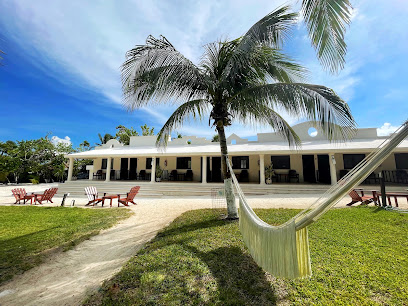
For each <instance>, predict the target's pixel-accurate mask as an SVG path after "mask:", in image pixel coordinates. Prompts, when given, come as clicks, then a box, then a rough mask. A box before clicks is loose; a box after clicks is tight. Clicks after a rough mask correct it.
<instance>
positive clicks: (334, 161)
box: [331, 155, 336, 165]
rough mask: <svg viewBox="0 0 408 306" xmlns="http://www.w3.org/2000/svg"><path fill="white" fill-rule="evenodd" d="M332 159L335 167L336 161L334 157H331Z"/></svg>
mask: <svg viewBox="0 0 408 306" xmlns="http://www.w3.org/2000/svg"><path fill="white" fill-rule="evenodd" d="M331 159H332V164H333V165H335V164H336V159H335V158H334V155H332V156H331Z"/></svg>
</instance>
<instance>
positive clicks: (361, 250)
mask: <svg viewBox="0 0 408 306" xmlns="http://www.w3.org/2000/svg"><path fill="white" fill-rule="evenodd" d="M256 212H257V214H258V215H259V216H260V217H261V218H262V219H263V220H265V221H267V222H268V223H270V224H279V223H282V222H283V221H285V220H287V219H288V218H290V217H291V216H293V215H294V214H296V213H297V211H295V210H285V209H279V210H273V209H268V210H257V211H256ZM407 233H408V215H406V214H398V213H395V212H387V211H384V210H381V209H376V208H367V207H364V208H363V207H356V208H351V209H336V210H331V211H329V212H328V213H327V214H325V216H324V217H323V218H322V219H320V220H319V221H318V222H317V223H314V224H313V225H311V226H310V227H309V237H310V247H311V260H312V269H313V276H312V277H311V278H305V279H296V280H288V279H278V278H274V277H273V276H271V275H269V274H267V273H265V272H263V270H262V269H260V268H259V267H258V266H257V265H256V264H255V262H254V261H253V260H252V258H251V257H250V255H249V253H248V250H247V249H246V247H245V246H244V243H243V241H242V239H241V235H240V233H239V229H238V223H237V222H231V221H224V220H220V212H219V211H214V210H199V211H191V212H188V213H185V214H183V215H182V216H181V217H179V218H178V219H176V220H175V221H174V222H173V223H172V224H171V225H170V226H169V227H167V228H166V229H164V230H163V231H162V232H161V233H160V234H159V235H158V236H157V237H156V238H155V239H153V240H152V241H151V242H150V243H148V244H147V245H146V247H145V248H144V249H143V250H141V251H140V252H139V253H138V254H137V255H136V256H134V257H133V258H132V259H131V260H130V261H129V262H128V263H127V264H126V265H125V266H124V267H123V268H122V270H121V271H120V272H119V273H118V274H117V275H116V276H115V277H113V278H112V279H111V280H108V281H106V282H105V283H104V284H103V286H102V288H101V289H100V290H99V292H98V293H96V294H94V295H93V296H90V297H88V299H87V300H86V301H85V304H86V305H95V304H98V305H99V304H102V305H142V304H143V305H149V304H150V305H153V304H161V305H167V304H169V305H180V304H181V305H184V304H187V305H192V304H194V305H197V304H210V305H212V304H218V305H274V304H281V305H282V304H283V305H308V304H318V305H378V304H385V305H407V304H408V240H407V235H408V234H407Z"/></svg>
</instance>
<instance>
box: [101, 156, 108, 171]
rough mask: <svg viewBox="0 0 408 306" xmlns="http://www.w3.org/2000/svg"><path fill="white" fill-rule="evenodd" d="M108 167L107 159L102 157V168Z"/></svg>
mask: <svg viewBox="0 0 408 306" xmlns="http://www.w3.org/2000/svg"><path fill="white" fill-rule="evenodd" d="M107 167H108V160H107V159H106V158H103V159H102V169H106V168H107Z"/></svg>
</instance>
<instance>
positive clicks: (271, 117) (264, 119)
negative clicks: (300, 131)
mask: <svg viewBox="0 0 408 306" xmlns="http://www.w3.org/2000/svg"><path fill="white" fill-rule="evenodd" d="M242 108H245V109H246V111H244V112H243V111H242ZM229 110H230V112H231V114H232V115H233V116H234V118H235V119H236V120H238V121H240V122H241V123H243V124H248V123H249V124H263V125H269V126H270V127H271V128H273V129H274V130H275V132H277V133H278V134H279V135H281V136H282V138H283V139H284V140H286V141H287V142H288V144H289V146H290V147H300V146H301V140H300V138H299V136H298V135H297V134H296V132H295V131H294V130H293V129H292V127H291V126H290V125H289V123H288V122H287V121H286V120H285V119H284V118H283V117H282V116H281V115H279V114H278V113H277V112H276V111H274V110H273V109H271V108H270V107H268V106H267V105H265V104H260V103H258V105H256V107H248V106H247V105H242V104H240V103H234V104H231V105H230V109H229Z"/></svg>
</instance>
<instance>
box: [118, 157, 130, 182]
mask: <svg viewBox="0 0 408 306" xmlns="http://www.w3.org/2000/svg"><path fill="white" fill-rule="evenodd" d="M128 166H129V158H121V159H120V179H121V180H127V179H128V178H129V173H128Z"/></svg>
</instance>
